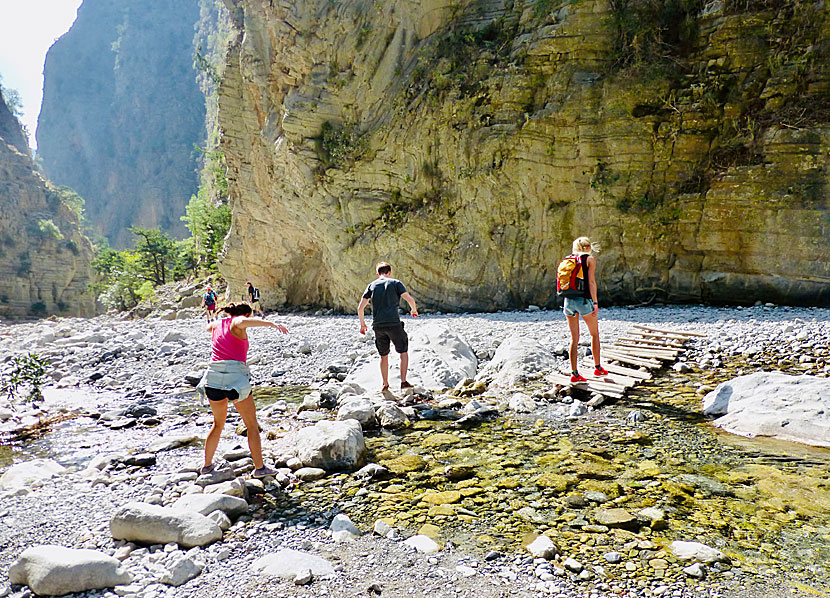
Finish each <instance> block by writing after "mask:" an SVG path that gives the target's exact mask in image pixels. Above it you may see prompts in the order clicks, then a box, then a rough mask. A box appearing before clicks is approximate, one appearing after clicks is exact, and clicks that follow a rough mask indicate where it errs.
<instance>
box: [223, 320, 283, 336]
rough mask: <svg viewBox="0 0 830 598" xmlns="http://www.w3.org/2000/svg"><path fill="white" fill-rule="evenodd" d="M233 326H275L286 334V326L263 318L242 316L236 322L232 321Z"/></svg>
mask: <svg viewBox="0 0 830 598" xmlns="http://www.w3.org/2000/svg"><path fill="white" fill-rule="evenodd" d="M234 326H238V327H239V328H242V329H245V328H260V327H265V328H276V329H277V330H279V331H280V332H282V333H283V334H288V328H286V327H285V326H283V325H282V324H276V323H274V322H269V321H268V320H263V319H262V318H251V317H247V318H242V319H240V320H239V321H237V322H234Z"/></svg>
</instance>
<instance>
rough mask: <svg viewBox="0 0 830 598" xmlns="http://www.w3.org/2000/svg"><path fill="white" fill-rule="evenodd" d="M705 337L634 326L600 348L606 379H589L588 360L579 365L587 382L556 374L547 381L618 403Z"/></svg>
mask: <svg viewBox="0 0 830 598" xmlns="http://www.w3.org/2000/svg"><path fill="white" fill-rule="evenodd" d="M705 336H706V335H705V334H701V333H699V332H687V331H685V330H666V329H661V328H654V327H652V326H645V325H642V324H634V325H633V327H632V329H631V330H629V331H628V332H626V334H625V335H624V336H621V337H619V339H617V342H615V343H613V344H611V345H606V346H604V347H603V348H602V362H603V367H604V368H605V369H606V370H608V375H607V376H594V375H593V371H594V361H593V359H592V358H591V357H590V356H588V357H586V358H585V360H584V361H583V362H582V367H583V369H584V372H583V374H582V375H583V376H584V377H585V378H587V382H578V383H573V382H571V380H570V376H566V375H564V374H560V373H557V372H554V373H552V374H550V375H549V376H548V380H549V381H550V382H551V383H553V384H555V385H558V386H561V387H563V388H575V389H578V390H583V391H587V392H592V393H598V394H601V395H603V396H606V397H612V398H617V399H619V398H622V397H624V396H625V393H626V392H627V391H628V390H629V389H630V388H633V387H634V386H636V385H637V384H639V383H640V382H642V381H643V380H649V379H651V377H652V373H651V370H656V369H659V368H661V367H663V366H664V365H665V364H667V363H669V362H673V361H675V360H676V359H677V358H678V357H679V356H680V355H681V354H682V353H683V352H684V350H685V349H684V345H685V344H686V343H687V342H689V340H691V339H692V338H703V337H705ZM586 372H587V373H586Z"/></svg>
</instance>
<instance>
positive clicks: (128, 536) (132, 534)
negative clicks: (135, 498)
mask: <svg viewBox="0 0 830 598" xmlns="http://www.w3.org/2000/svg"><path fill="white" fill-rule="evenodd" d="M110 531H111V532H112V537H113V538H114V539H116V540H127V541H130V542H144V543H147V544H169V543H170V542H175V543H177V544H180V545H182V546H185V547H187V548H192V547H193V546H204V545H206V544H210V543H211V542H215V541H216V540H219V539H220V538H221V537H222V530H221V529H219V526H218V525H217V524H216V522H215V521H212V520H210V519H208V518H207V517H205V516H204V515H201V514H199V513H196V512H194V511H182V510H179V509H172V508H167V507H161V506H157V505H151V504H148V503H140V502H132V503H128V504H126V505H124V506H123V507H121V508H120V509H118V510H117V511H116V512H115V514H114V515H113V517H112V519H111V520H110Z"/></svg>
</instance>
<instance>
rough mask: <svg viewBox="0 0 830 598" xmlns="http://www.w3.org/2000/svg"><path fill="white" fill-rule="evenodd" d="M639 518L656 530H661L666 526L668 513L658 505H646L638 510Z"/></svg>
mask: <svg viewBox="0 0 830 598" xmlns="http://www.w3.org/2000/svg"><path fill="white" fill-rule="evenodd" d="M637 519H638V520H639V521H640V522H642V523H644V524H646V525H648V526H650V527H651V529H654V530H661V529H665V527H666V513H665V511H663V510H662V509H658V508H657V507H646V508H645V509H642V510H640V511H638V512H637Z"/></svg>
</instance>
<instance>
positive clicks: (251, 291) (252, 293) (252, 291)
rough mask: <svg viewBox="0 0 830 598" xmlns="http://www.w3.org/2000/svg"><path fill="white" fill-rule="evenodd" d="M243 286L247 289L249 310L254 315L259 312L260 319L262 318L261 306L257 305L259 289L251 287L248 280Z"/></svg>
mask: <svg viewBox="0 0 830 598" xmlns="http://www.w3.org/2000/svg"><path fill="white" fill-rule="evenodd" d="M245 286H247V287H248V301H250V303H251V309H253V310H254V313H256V312H259V315H260V317H262V316H263V315H264V314H263V313H262V306H261V305H260V304H259V289H258V288H256V287H255V286H254V285H252V284H251V281H250V280H249V281H248V282H246V283H245Z"/></svg>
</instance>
